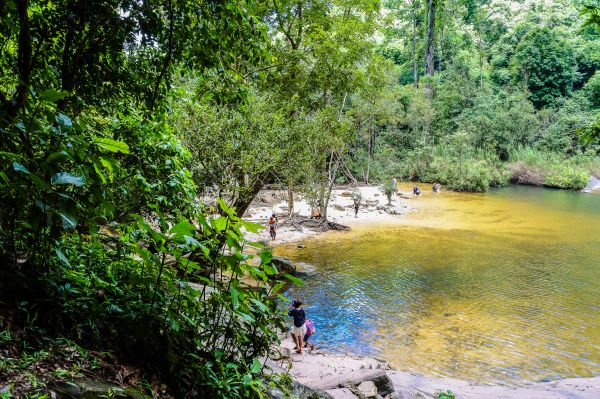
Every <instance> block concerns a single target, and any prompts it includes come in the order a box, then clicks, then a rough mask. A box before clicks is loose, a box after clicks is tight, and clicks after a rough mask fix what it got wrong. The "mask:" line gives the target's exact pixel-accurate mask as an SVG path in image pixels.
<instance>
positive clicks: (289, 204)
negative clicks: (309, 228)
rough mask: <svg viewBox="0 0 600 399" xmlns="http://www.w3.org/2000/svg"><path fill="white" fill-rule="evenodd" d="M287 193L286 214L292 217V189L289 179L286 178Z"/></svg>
mask: <svg viewBox="0 0 600 399" xmlns="http://www.w3.org/2000/svg"><path fill="white" fill-rule="evenodd" d="M287 194H288V216H289V217H290V218H293V217H294V190H293V187H292V181H291V180H288V187H287Z"/></svg>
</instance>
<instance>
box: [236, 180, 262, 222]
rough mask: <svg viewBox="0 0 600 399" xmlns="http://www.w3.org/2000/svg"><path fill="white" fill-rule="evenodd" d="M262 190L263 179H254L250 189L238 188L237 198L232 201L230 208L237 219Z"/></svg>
mask: <svg viewBox="0 0 600 399" xmlns="http://www.w3.org/2000/svg"><path fill="white" fill-rule="evenodd" d="M262 188H263V179H259V178H256V179H255V180H254V182H253V183H252V185H251V186H250V187H248V186H246V187H240V188H239V190H240V193H239V195H238V197H237V198H236V199H235V201H233V204H232V205H231V206H232V207H234V208H235V212H236V214H237V215H238V216H239V217H242V216H243V215H244V213H246V211H247V210H248V208H249V207H250V204H251V203H252V201H253V200H254V198H256V195H257V194H258V192H259V191H260V190H261V189H262Z"/></svg>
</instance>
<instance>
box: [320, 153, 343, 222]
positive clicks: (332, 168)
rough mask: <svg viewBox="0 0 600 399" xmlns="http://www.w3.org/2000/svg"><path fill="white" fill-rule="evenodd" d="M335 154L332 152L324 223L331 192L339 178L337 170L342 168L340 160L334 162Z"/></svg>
mask: <svg viewBox="0 0 600 399" xmlns="http://www.w3.org/2000/svg"><path fill="white" fill-rule="evenodd" d="M333 158H334V153H333V151H332V152H331V158H330V160H329V170H328V173H327V180H328V182H327V183H328V184H327V192H326V193H325V198H324V199H325V201H324V202H323V212H321V214H322V215H323V221H325V222H326V221H327V208H328V207H329V200H330V199H331V191H332V190H333V185H334V184H335V178H336V176H337V170H338V167H339V166H340V158H339V157H336V160H335V162H334V161H333Z"/></svg>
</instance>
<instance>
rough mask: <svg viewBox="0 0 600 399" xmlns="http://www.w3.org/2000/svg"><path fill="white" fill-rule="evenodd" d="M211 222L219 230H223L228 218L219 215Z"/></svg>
mask: <svg viewBox="0 0 600 399" xmlns="http://www.w3.org/2000/svg"><path fill="white" fill-rule="evenodd" d="M210 224H211V225H212V226H213V228H214V229H215V230H216V231H217V232H221V231H223V230H225V228H226V227H227V218H226V217H224V216H219V217H218V218H215V219H211V220H210Z"/></svg>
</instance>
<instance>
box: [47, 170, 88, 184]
mask: <svg viewBox="0 0 600 399" xmlns="http://www.w3.org/2000/svg"><path fill="white" fill-rule="evenodd" d="M50 183H52V184H56V185H58V184H70V185H73V186H77V187H80V186H83V185H84V184H85V178H84V177H82V176H75V175H72V174H70V173H68V172H60V173H57V174H55V175H54V176H52V178H51V179H50Z"/></svg>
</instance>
